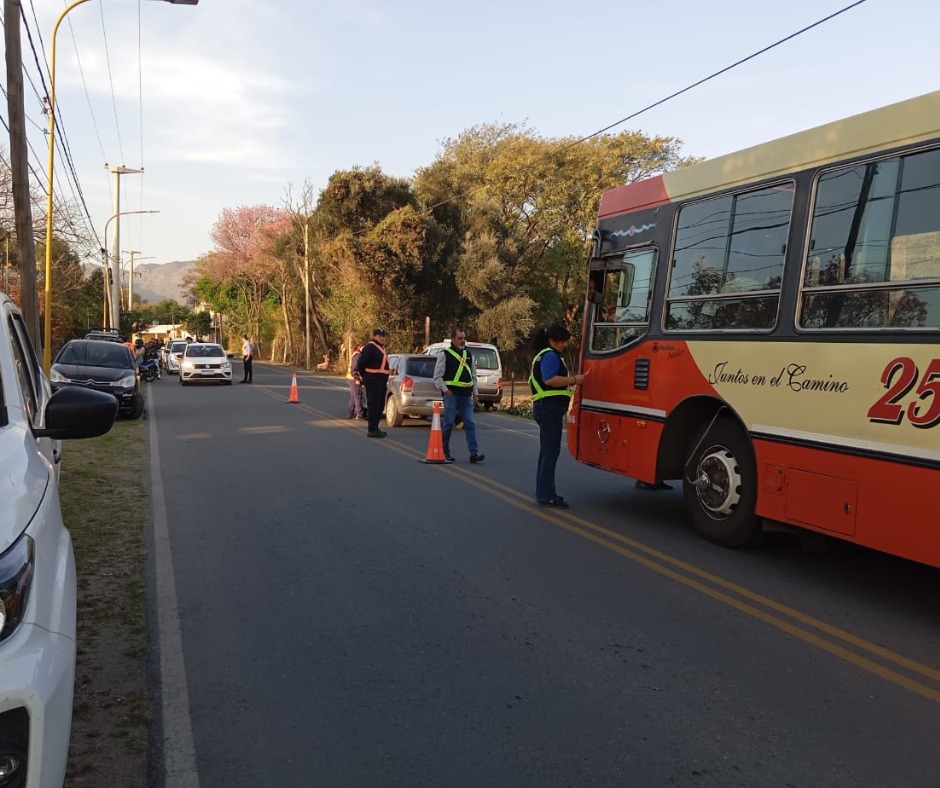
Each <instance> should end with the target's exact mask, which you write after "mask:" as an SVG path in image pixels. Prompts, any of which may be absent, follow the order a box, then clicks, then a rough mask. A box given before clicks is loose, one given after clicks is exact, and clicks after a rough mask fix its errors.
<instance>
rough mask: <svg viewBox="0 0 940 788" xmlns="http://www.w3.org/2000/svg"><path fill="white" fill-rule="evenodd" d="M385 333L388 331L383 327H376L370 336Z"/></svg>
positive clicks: (382, 335) (381, 335)
mask: <svg viewBox="0 0 940 788" xmlns="http://www.w3.org/2000/svg"><path fill="white" fill-rule="evenodd" d="M387 333H388V332H387V331H386V330H385V329H384V328H377V329H375V331H373V332H372V336H376V335H378V336H380V337H384V336H385V335H386V334H387Z"/></svg>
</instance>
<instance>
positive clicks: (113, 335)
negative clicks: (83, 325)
mask: <svg viewBox="0 0 940 788" xmlns="http://www.w3.org/2000/svg"><path fill="white" fill-rule="evenodd" d="M85 339H98V340H103V341H105V342H123V341H124V340H123V339H122V338H121V335H120V334H119V333H118V332H117V331H115V330H113V329H105V328H103V329H100V330H98V331H89V332H88V333H87V334H85Z"/></svg>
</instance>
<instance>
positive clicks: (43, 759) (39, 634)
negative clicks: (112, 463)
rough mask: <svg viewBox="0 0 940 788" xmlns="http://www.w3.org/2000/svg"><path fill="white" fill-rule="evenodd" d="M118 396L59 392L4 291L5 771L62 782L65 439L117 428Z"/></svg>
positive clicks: (70, 624)
mask: <svg viewBox="0 0 940 788" xmlns="http://www.w3.org/2000/svg"><path fill="white" fill-rule="evenodd" d="M116 413H117V400H116V399H115V398H114V397H112V396H110V395H108V394H102V393H101V392H97V391H86V390H84V389H80V388H77V387H68V388H64V389H62V390H60V391H57V392H56V393H55V394H53V393H52V388H51V386H50V385H49V381H48V380H47V379H46V376H45V375H44V374H43V371H42V367H41V366H40V363H39V359H38V357H37V355H36V353H35V351H34V349H33V347H32V344H31V342H30V340H29V335H28V334H27V331H26V325H25V324H24V322H23V318H22V316H21V315H20V312H19V310H18V309H17V308H16V306H15V304H14V303H13V301H11V300H10V298H9V297H8V296H6V295H5V294H4V293H0V773H2V775H3V777H2V779H0V783H2V784H3V785H17V786H25V788H62V783H63V782H64V780H65V766H66V760H67V757H68V748H69V734H70V731H71V726H72V687H73V683H74V680H75V599H76V592H75V558H74V555H73V553H72V540H71V537H70V536H69V532H68V531H67V530H66V529H65V526H64V525H63V524H62V512H61V510H60V508H59V471H58V462H59V450H60V445H59V441H60V440H64V439H69V438H91V437H94V436H96V435H102V434H104V433H105V432H107V431H108V430H109V429H111V425H112V424H113V423H114V417H115V415H116Z"/></svg>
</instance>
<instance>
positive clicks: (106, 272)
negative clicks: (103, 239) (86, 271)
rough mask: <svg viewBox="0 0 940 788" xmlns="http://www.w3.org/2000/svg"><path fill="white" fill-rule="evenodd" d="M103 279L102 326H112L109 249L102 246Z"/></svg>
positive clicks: (106, 327)
mask: <svg viewBox="0 0 940 788" xmlns="http://www.w3.org/2000/svg"><path fill="white" fill-rule="evenodd" d="M101 279H102V280H103V281H104V298H103V299H102V303H103V304H104V310H103V313H102V316H101V327H102V328H104V329H108V328H111V287H110V284H111V276H110V269H109V268H108V250H107V249H105V248H104V247H101Z"/></svg>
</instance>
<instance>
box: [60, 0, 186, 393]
mask: <svg viewBox="0 0 940 788" xmlns="http://www.w3.org/2000/svg"><path fill="white" fill-rule="evenodd" d="M87 2H88V0H75V1H74V2H73V3H72V4H71V5H69V6H66V8H65V10H64V11H62V13H61V14H59V18H58V19H56V21H55V26H54V27H53V28H52V52H51V55H50V58H49V102H48V106H47V107H46V109H47V111H48V112H49V157H48V168H47V173H46V174H47V178H48V181H47V184H46V282H45V307H46V309H45V319H44V321H43V338H42V345H43V348H42V363H43V369H44V370H45V372H46V374H47V375H48V374H49V370H50V368H51V367H52V183H53V180H52V179H53V169H52V168H53V166H54V164H55V111H56V107H55V50H56V36H57V35H58V33H59V25H60V24H62V20H63V19H65V16H66V14H68V12H69V11H71V10H72V9H73V8H76V7H77V6H80V5H81V4H82V3H87ZM164 2H167V3H171V4H172V5H197V4H198V3H199V0H164ZM115 210H117V211H120V206H118V207H117V208H116V209H115ZM118 295H120V293H119V294H118ZM117 327H118V326H115V328H117Z"/></svg>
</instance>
